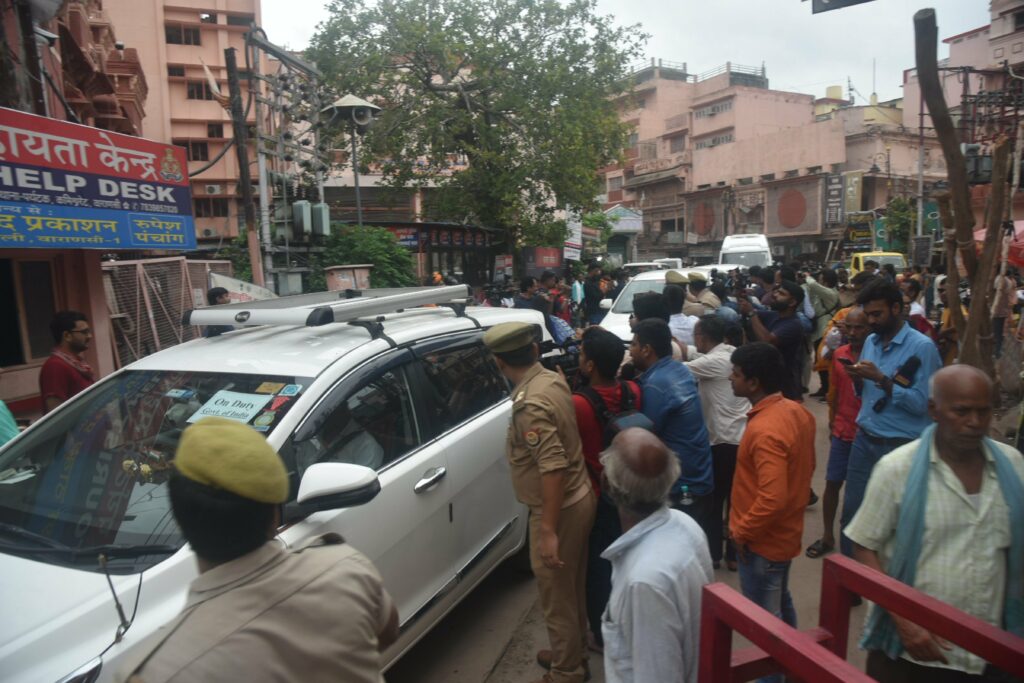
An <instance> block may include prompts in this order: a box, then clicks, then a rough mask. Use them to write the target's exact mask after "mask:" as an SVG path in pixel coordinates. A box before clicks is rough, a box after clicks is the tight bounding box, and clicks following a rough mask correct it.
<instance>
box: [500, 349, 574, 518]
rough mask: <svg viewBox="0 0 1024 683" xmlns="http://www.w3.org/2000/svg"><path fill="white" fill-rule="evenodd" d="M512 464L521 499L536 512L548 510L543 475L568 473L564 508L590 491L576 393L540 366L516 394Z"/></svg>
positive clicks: (510, 444) (510, 445) (510, 450)
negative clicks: (545, 501) (537, 510)
mask: <svg viewBox="0 0 1024 683" xmlns="http://www.w3.org/2000/svg"><path fill="white" fill-rule="evenodd" d="M508 459H509V464H510V466H511V470H512V487H513V488H514V489H515V492H516V497H517V498H518V499H519V501H520V502H521V503H523V504H525V505H528V506H530V507H531V508H539V507H540V506H541V504H542V498H541V483H540V482H541V480H540V478H541V475H542V474H547V473H549V472H557V471H559V470H562V471H564V472H565V497H564V498H563V500H562V507H563V508H567V507H569V506H570V505H573V504H575V503H577V502H579V501H580V500H582V499H583V498H584V497H586V495H587V492H588V491H590V478H589V477H588V476H587V471H586V467H585V465H584V463H583V447H582V445H581V442H580V435H579V431H578V429H577V428H576V411H575V409H574V408H573V404H572V392H570V391H569V385H568V384H566V383H565V380H564V379H562V378H561V376H559V375H558V374H557V373H555V372H551V371H550V370H546V369H544V367H543V366H541V365H540V364H537V365H535V366H534V367H533V368H531V369H530V371H529V372H528V373H527V374H526V376H525V377H524V378H523V380H522V381H521V382H520V383H519V385H518V386H516V388H515V390H514V392H513V398H512V420H511V422H510V423H509V436H508Z"/></svg>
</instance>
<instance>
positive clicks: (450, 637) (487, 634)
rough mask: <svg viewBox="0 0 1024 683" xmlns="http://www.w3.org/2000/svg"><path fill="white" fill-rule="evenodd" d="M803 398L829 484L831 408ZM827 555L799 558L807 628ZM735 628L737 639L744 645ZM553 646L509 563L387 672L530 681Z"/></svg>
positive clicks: (473, 681)
mask: <svg viewBox="0 0 1024 683" xmlns="http://www.w3.org/2000/svg"><path fill="white" fill-rule="evenodd" d="M805 405H806V406H807V408H808V409H809V410H810V411H811V412H812V413H813V414H814V416H815V419H816V420H817V422H818V438H817V443H816V446H817V457H818V464H817V467H816V468H815V472H814V490H815V491H817V492H818V494H819V495H820V494H821V492H822V491H823V490H824V488H825V484H824V477H825V462H826V460H827V458H828V434H827V427H826V426H827V422H828V411H827V409H826V406H825V404H824V403H820V402H818V401H817V400H816V399H809V400H808V401H807V402H806V403H805ZM821 529H822V521H821V504H820V503H819V504H818V505H815V506H814V507H813V508H810V509H808V511H807V517H806V523H805V526H804V547H806V546H807V545H809V544H810V543H811V542H812V541H813V540H814V539H816V538H818V537H819V536H820V534H821ZM821 564H822V563H821V560H811V559H808V558H807V557H805V556H804V555H802V554H801V555H800V556H799V557H797V558H796V559H795V560H794V562H793V569H792V572H791V574H790V587H791V591H792V593H793V601H794V603H795V604H796V609H797V614H798V620H799V624H800V626H801V627H802V628H808V627H812V626H815V625H817V623H818V618H817V615H818V601H819V591H820V589H821ZM716 578H717V579H718V580H719V581H722V582H724V583H726V584H728V585H730V586H732V587H733V588H736V589H737V590H738V589H739V583H738V578H737V575H736V573H735V572H729V571H727V570H726V569H725V568H724V567H723V568H722V569H720V570H718V572H717V573H716ZM865 611H866V608H865V607H859V608H855V610H854V614H853V618H852V619H851V629H850V636H851V638H850V642H851V643H856V642H857V638H858V635H859V633H860V628H861V623H862V620H863V617H864V612H865ZM745 644H746V643H745V641H744V640H743V639H742V638H741V637H739V636H737V637H736V641H735V646H736V647H742V646H743V645H745ZM543 647H547V636H546V633H545V630H544V621H543V618H542V617H541V615H540V611H539V608H538V606H537V593H536V590H535V588H534V586H533V583H532V580H531V579H530V578H529V577H526V576H523V575H522V574H519V573H516V572H515V571H514V570H512V569H510V568H506V567H503V568H501V569H499V570H498V571H496V572H495V573H494V574H492V575H491V576H490V577H488V579H487V580H486V581H485V582H484V583H482V584H481V585H480V586H479V587H478V588H477V590H476V591H474V592H473V593H472V594H471V595H470V596H469V597H467V598H466V600H464V601H463V602H462V604H461V605H459V607H457V608H456V609H455V610H454V611H453V612H452V614H450V615H449V616H448V617H447V618H446V619H445V620H444V621H443V622H442V623H441V624H439V625H438V627H437V628H436V629H434V631H433V632H432V633H431V634H430V635H428V636H427V637H426V638H424V640H422V641H421V642H420V643H419V644H417V646H416V647H415V648H413V649H412V650H410V652H409V653H408V654H407V655H406V656H405V657H404V658H403V659H402V660H401V661H399V662H398V664H397V665H396V666H395V667H393V668H392V670H391V671H390V672H388V674H387V676H386V678H387V680H388V683H528V682H529V681H533V680H535V679H537V678H539V677H540V675H541V674H542V673H543V671H542V670H541V669H540V668H539V667H538V666H537V665H536V664H535V663H534V659H533V658H534V653H535V652H536V651H537V650H538V649H540V648H543ZM849 658H850V660H851V661H852V662H853V663H854V664H855V665H857V666H863V661H864V658H863V654H862V653H861V652H859V651H858V650H857V649H856V648H855V647H851V653H850V657H849ZM591 663H592V670H593V674H594V677H593V679H592V680H593V682H594V683H603V681H604V675H603V671H602V666H601V657H600V655H597V654H593V653H592V654H591Z"/></svg>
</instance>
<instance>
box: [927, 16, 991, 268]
mask: <svg viewBox="0 0 1024 683" xmlns="http://www.w3.org/2000/svg"><path fill="white" fill-rule="evenodd" d="M914 44H915V56H916V63H917V81H918V84H919V86H920V88H921V95H922V96H923V97H924V101H925V104H927V105H928V113H929V114H930V115H931V117H932V126H933V127H934V128H935V135H936V136H937V137H938V139H939V143H940V144H941V145H942V155H943V156H944V157H945V158H946V169H947V174H948V176H949V190H950V193H951V198H952V211H953V216H952V217H953V220H954V221H955V226H956V246H957V249H959V251H960V257H961V258H962V259H963V263H964V268H966V269H967V277H969V278H973V277H974V273H975V271H976V270H977V269H978V259H977V256H976V255H975V253H974V235H973V229H974V214H973V212H972V211H971V197H970V190H969V188H968V186H967V165H966V164H965V163H964V155H963V153H962V152H961V151H960V139H959V136H958V135H957V131H956V128H955V127H954V126H953V119H952V117H950V115H949V107H948V106H947V105H946V95H945V93H944V92H943V90H942V84H941V83H940V82H939V65H938V62H937V61H936V50H937V49H938V27H937V26H936V23H935V10H933V9H930V8H929V9H923V10H920V11H918V12H917V13H916V14H914Z"/></svg>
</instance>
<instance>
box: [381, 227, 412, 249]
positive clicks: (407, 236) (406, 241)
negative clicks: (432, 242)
mask: <svg viewBox="0 0 1024 683" xmlns="http://www.w3.org/2000/svg"><path fill="white" fill-rule="evenodd" d="M388 231H389V232H390V233H391V234H392V235H394V236H395V239H397V240H398V243H399V244H401V245H402V246H403V247H409V248H411V249H416V248H417V247H419V246H420V242H419V230H417V229H416V228H388Z"/></svg>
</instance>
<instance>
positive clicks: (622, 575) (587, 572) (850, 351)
mask: <svg viewBox="0 0 1024 683" xmlns="http://www.w3.org/2000/svg"><path fill="white" fill-rule="evenodd" d="M868 265H869V268H868V269H867V270H865V271H863V272H861V273H858V274H857V275H856V276H854V277H852V278H849V277H847V276H846V274H845V273H843V272H840V271H838V270H833V269H821V270H819V271H817V272H810V271H809V270H807V269H801V268H798V267H787V266H783V267H780V268H765V269H758V268H754V269H751V271H749V272H747V273H740V272H738V271H734V272H731V273H721V274H720V277H719V276H718V275H719V274H713V276H712V278H711V282H709V281H708V278H707V277H706V276H704V275H703V274H701V273H699V272H693V273H686V272H678V271H669V272H668V273H667V274H666V275H667V277H666V285H665V288H664V291H663V292H661V293H658V292H647V293H643V294H637V295H636V297H635V298H634V301H633V311H634V314H633V317H632V318H631V321H630V322H631V326H632V338H631V340H630V342H629V345H628V348H626V349H624V348H623V343H622V341H621V340H620V339H619V338H618V337H617V336H616V335H614V334H612V333H611V332H609V331H607V330H605V329H603V328H602V327H601V326H600V321H599V315H600V310H599V308H598V309H597V310H592V309H588V308H587V307H586V301H587V287H591V288H596V287H599V282H600V277H601V274H600V272H599V270H597V269H596V268H595V269H594V270H593V271H592V273H591V274H590V276H589V278H588V279H585V280H584V281H583V287H582V288H581V289H582V290H583V291H582V293H581V294H582V302H583V304H582V310H583V311H584V314H585V316H584V321H585V326H584V328H583V329H581V330H578V331H577V333H578V334H579V336H580V340H581V342H580V346H581V351H580V373H579V378H577V379H576V380H575V381H571V380H572V378H570V381H563V379H562V378H560V377H559V376H558V374H557V373H556V372H551V371H548V370H545V369H544V368H543V367H542V366H541V364H540V363H539V355H540V348H539V346H538V345H537V341H538V340H539V337H538V333H537V331H536V330H532V329H531V326H529V325H526V324H525V323H507V324H504V325H499V326H496V327H495V328H492V329H491V330H490V331H489V332H488V333H487V335H486V336H485V343H487V345H488V346H489V347H490V348H491V350H492V351H493V353H494V355H495V358H496V361H497V363H498V366H499V368H500V369H501V370H502V372H503V373H504V374H505V375H506V377H507V378H508V379H509V380H510V381H511V382H512V383H513V385H514V386H515V389H514V394H513V396H514V399H513V401H514V402H513V416H512V426H511V429H510V432H509V457H510V460H511V463H512V467H513V483H514V484H515V485H516V491H517V495H518V496H519V498H520V500H522V501H523V502H524V503H526V504H527V505H529V506H530V508H531V531H536V533H534V534H531V538H530V542H531V557H532V559H533V566H534V569H535V573H536V574H537V582H538V585H539V588H540V596H541V604H542V607H543V611H544V615H545V619H546V622H547V625H548V632H549V637H550V643H551V649H550V650H544V651H541V652H540V653H538V656H537V661H538V663H539V664H540V665H541V666H543V667H545V668H547V669H548V672H547V673H546V674H545V675H544V676H543V677H542V678H541V679H540V681H543V682H545V683H550V682H552V681H559V682H561V681H573V682H578V681H583V680H587V678H588V677H589V665H588V654H587V652H588V649H587V648H586V647H584V645H585V644H586V645H588V646H589V649H590V650H591V651H598V652H603V658H604V665H605V667H604V668H605V675H606V680H608V681H668V680H673V681H679V680H682V681H691V680H696V671H697V653H698V649H699V616H698V615H699V601H700V594H701V587H702V586H703V585H704V584H706V583H708V582H710V581H713V580H714V571H715V570H716V569H720V568H721V566H722V563H723V561H724V563H725V565H726V568H727V569H729V570H736V571H738V572H739V584H740V587H741V591H742V593H743V594H744V595H745V596H746V597H747V598H749V599H750V600H751V601H753V602H754V603H756V604H758V605H760V606H761V607H763V608H764V609H766V610H767V611H768V612H770V613H772V614H774V615H775V616H776V617H778V618H780V619H782V620H783V621H784V622H786V623H787V624H790V625H792V626H796V625H797V623H796V610H795V609H794V606H793V601H792V597H791V594H790V590H789V573H790V568H791V563H792V560H793V559H794V558H795V557H796V556H797V555H799V554H800V553H801V552H804V553H805V554H806V555H807V556H808V557H810V558H819V557H822V556H824V555H826V554H827V553H829V552H832V551H833V550H836V549H838V550H840V551H841V552H843V553H844V554H846V555H848V556H851V557H853V558H855V559H857V560H859V561H860V562H862V563H864V564H866V565H868V566H870V567H872V568H875V569H877V570H879V571H881V572H884V573H887V574H889V575H890V576H893V577H895V578H897V579H899V580H900V581H903V582H904V583H907V584H909V585H911V586H913V587H915V588H917V589H918V590H921V591H923V592H924V593H926V594H928V595H931V596H933V597H936V598H938V599H940V600H943V601H945V602H947V603H949V604H951V605H953V606H954V607H957V608H958V609H961V610H963V611H965V612H967V613H968V614H971V615H974V616H976V617H978V618H981V619H983V620H985V621H987V622H988V623H990V624H993V625H995V626H997V627H999V628H1002V629H1005V630H1007V631H1010V632H1012V633H1015V634H1017V635H1021V636H1024V621H1022V618H1021V614H1022V613H1021V611H1020V610H1021V608H1022V607H1024V573H1022V572H1024V457H1022V456H1021V454H1020V453H1019V452H1018V451H1016V450H1015V449H1013V448H1011V447H1009V446H1006V445H1003V444H997V443H996V442H994V441H992V440H990V439H988V438H987V434H988V431H989V427H990V424H991V421H992V403H993V391H994V389H993V383H992V381H991V380H990V378H989V377H988V376H987V375H985V374H984V373H983V372H981V371H980V370H977V369H975V368H972V367H969V366H964V365H959V364H956V362H955V361H956V358H955V354H954V355H953V356H952V357H949V356H947V355H946V354H945V353H944V352H945V350H946V347H945V346H944V344H943V339H946V340H947V343H948V340H949V335H948V334H946V335H944V334H943V333H944V331H946V330H947V329H948V327H949V324H948V322H947V323H946V324H942V323H941V321H940V323H939V324H938V325H933V324H932V322H931V320H930V317H931V311H930V310H929V309H930V308H932V306H938V305H940V304H942V303H943V302H948V301H949V297H947V296H946V294H947V292H946V291H945V288H944V280H942V279H938V280H937V282H936V281H932V280H931V279H930V276H929V275H928V274H927V273H925V272H923V270H922V269H914V270H910V271H908V272H907V273H905V274H904V275H902V276H899V275H897V274H895V273H894V272H892V269H881V268H879V269H877V270H875V269H874V268H872V267H871V265H872V264H868ZM623 284H624V283H623ZM932 286H934V287H935V293H936V296H935V298H934V299H933V300H931V301H928V300H926V299H925V297H924V291H925V289H926V288H928V287H932ZM996 292H997V294H999V293H1000V283H998V282H997V286H996ZM1002 292H1003V294H1002V295H1003V296H1005V297H1006V298H1007V300H1008V299H1009V297H1010V294H1011V293H1012V294H1013V296H1014V297H1016V287H1015V286H1014V287H1012V288H1011V287H1010V285H1005V286H1004V288H1003V290H1002ZM595 296H596V295H595ZM601 296H602V297H604V292H601ZM1006 304H1007V307H1008V309H1009V313H1007V315H1006V316H1004V317H1009V315H1012V311H1013V306H1014V305H1015V302H1014V303H1011V302H1009V301H1007V302H1006ZM996 310H997V311H999V310H1003V311H1005V310H1006V309H1005V308H1004V309H999V308H997V309H996ZM592 314H593V315H592ZM925 325H927V326H928V327H925ZM1004 329H1005V327H1004ZM953 341H954V346H955V339H954V340H953ZM814 372H817V373H818V376H819V381H820V385H821V388H820V390H819V392H818V393H817V394H816V395H811V396H814V397H817V398H820V399H821V400H823V401H825V402H827V404H828V416H829V417H828V425H827V428H828V433H829V443H830V447H829V453H828V458H827V464H826V476H825V480H826V486H825V490H824V494H823V501H822V512H821V514H822V516H823V522H824V533H823V534H822V536H821V537H820V538H817V539H815V540H813V542H812V543H810V544H808V545H807V546H806V547H805V546H804V541H805V539H804V538H803V527H804V519H805V514H806V511H807V508H808V506H809V505H813V504H814V503H815V502H816V500H817V496H816V495H815V493H814V491H813V490H812V489H811V479H812V475H813V473H814V470H815V466H816V461H817V458H816V453H815V438H816V435H817V424H816V421H815V418H814V416H813V415H812V413H811V412H810V411H809V410H808V409H807V408H806V406H805V405H804V402H805V401H806V400H809V398H811V396H809V395H808V394H809V388H808V384H810V381H809V380H810V378H811V376H812V373H814ZM570 383H571V384H572V387H570ZM570 392H572V393H570ZM567 416H569V417H568V418H567ZM572 418H574V419H572ZM823 426H824V425H823ZM581 468H582V469H581ZM581 471H583V472H585V473H586V474H587V475H589V484H590V485H589V487H585V486H583V485H582V484H581V477H580V476H579V475H580V472H581ZM844 487H845V491H844ZM581 491H585V492H584V493H581ZM837 513H839V517H840V520H839V527H838V530H837V528H836V523H835V517H836V515H837ZM584 533H586V534H589V536H588V538H587V542H586V543H582V544H581V543H580V539H581V538H582V537H583V534H584ZM563 538H564V539H565V541H566V542H565V543H564V544H563V542H562V541H563ZM965 560H969V561H968V562H967V564H966V565H964V564H963V562H964V561H965ZM559 572H561V573H562V575H561V576H559ZM556 585H557V587H558V588H557V589H556V588H554V587H555V586H556ZM862 645H863V646H864V647H865V648H866V649H867V650H868V659H867V673H868V674H869V675H871V676H872V677H874V678H876V679H877V680H879V681H883V682H885V681H892V682H896V681H925V680H926V679H927V680H929V681H931V680H932V679H934V680H939V681H947V680H948V681H1006V680H1012V679H1011V678H1008V677H1007V675H1006V674H1005V673H1004V672H1001V671H998V670H995V669H994V668H993V667H992V666H990V665H988V664H987V663H986V662H984V661H983V660H982V659H980V658H979V657H977V656H976V655H972V654H970V653H968V652H966V651H964V650H963V649H961V648H959V647H956V646H954V645H951V644H950V643H947V642H946V641H944V640H942V639H940V638H938V637H936V636H934V635H932V634H931V633H929V632H928V630H927V625H923V626H922V625H915V624H913V623H912V622H910V621H908V620H906V619H903V618H901V617H898V616H896V615H890V614H889V613H888V612H886V611H885V610H884V609H881V608H878V607H873V608H872V610H871V612H870V613H869V616H868V618H867V626H866V629H865V634H864V638H863V640H862ZM763 680H766V681H779V680H782V677H781V676H780V675H774V676H769V677H766V678H764V679H763Z"/></svg>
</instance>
